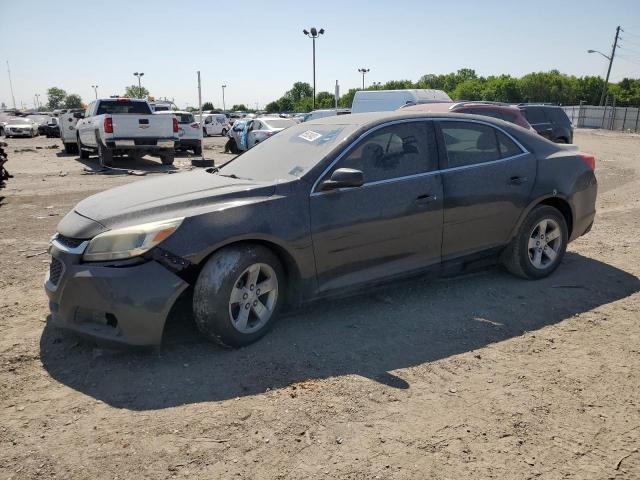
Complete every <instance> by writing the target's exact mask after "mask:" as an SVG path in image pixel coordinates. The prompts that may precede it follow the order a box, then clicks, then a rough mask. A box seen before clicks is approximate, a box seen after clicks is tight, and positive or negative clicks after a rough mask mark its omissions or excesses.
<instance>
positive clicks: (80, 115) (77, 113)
mask: <svg viewBox="0 0 640 480" xmlns="http://www.w3.org/2000/svg"><path fill="white" fill-rule="evenodd" d="M73 118H84V112H75V113H74V114H73Z"/></svg>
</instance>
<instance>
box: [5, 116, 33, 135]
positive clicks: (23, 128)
mask: <svg viewBox="0 0 640 480" xmlns="http://www.w3.org/2000/svg"><path fill="white" fill-rule="evenodd" d="M4 135H5V136H6V137H7V138H10V137H37V136H38V124H37V123H35V122H34V121H32V120H28V119H26V118H17V117H14V118H10V119H8V120H7V124H6V125H5V126H4Z"/></svg>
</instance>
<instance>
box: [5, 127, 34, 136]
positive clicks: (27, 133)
mask: <svg viewBox="0 0 640 480" xmlns="http://www.w3.org/2000/svg"><path fill="white" fill-rule="evenodd" d="M4 133H5V135H11V136H12V137H30V136H31V135H33V132H32V131H31V130H27V131H23V130H20V131H16V130H6V129H5V131H4Z"/></svg>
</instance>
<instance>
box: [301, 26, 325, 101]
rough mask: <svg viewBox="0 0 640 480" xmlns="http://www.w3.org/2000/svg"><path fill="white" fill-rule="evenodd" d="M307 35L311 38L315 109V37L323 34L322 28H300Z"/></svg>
mask: <svg viewBox="0 0 640 480" xmlns="http://www.w3.org/2000/svg"><path fill="white" fill-rule="evenodd" d="M302 33H304V34H305V35H306V36H307V37H309V38H310V39H311V40H313V109H314V110H315V109H316V38H318V37H319V36H320V35H324V28H321V29H320V30H316V27H311V28H310V29H309V30H307V29H306V28H305V29H304V30H302Z"/></svg>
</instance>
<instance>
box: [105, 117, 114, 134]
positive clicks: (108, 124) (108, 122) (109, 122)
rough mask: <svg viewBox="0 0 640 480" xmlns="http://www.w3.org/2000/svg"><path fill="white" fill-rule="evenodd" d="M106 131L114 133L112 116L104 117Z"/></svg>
mask: <svg viewBox="0 0 640 480" xmlns="http://www.w3.org/2000/svg"><path fill="white" fill-rule="evenodd" d="M104 133H113V119H112V118H111V117H107V118H105V119H104Z"/></svg>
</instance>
